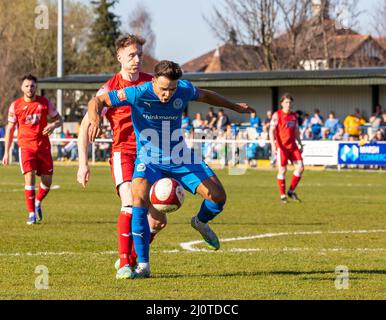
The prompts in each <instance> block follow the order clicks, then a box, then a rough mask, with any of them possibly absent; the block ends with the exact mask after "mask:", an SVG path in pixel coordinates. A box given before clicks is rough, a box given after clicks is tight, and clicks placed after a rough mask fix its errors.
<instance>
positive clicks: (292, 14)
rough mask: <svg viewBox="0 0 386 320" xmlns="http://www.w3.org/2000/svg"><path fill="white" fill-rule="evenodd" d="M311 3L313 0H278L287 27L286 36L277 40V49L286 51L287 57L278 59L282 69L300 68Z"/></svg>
mask: <svg viewBox="0 0 386 320" xmlns="http://www.w3.org/2000/svg"><path fill="white" fill-rule="evenodd" d="M311 3H312V0H277V4H278V7H279V10H280V16H281V17H282V20H283V23H284V28H285V33H284V36H281V37H279V38H278V39H276V40H275V47H276V49H277V50H278V51H281V50H282V51H285V55H286V58H285V59H280V58H279V59H278V60H279V63H278V64H279V66H280V68H281V69H298V68H300V66H301V61H302V60H303V59H304V58H305V57H304V51H305V47H306V46H307V43H306V41H305V32H306V29H307V21H308V19H309V17H310V15H309V12H310V8H311ZM278 55H279V56H280V52H278Z"/></svg>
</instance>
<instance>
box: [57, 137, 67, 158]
mask: <svg viewBox="0 0 386 320" xmlns="http://www.w3.org/2000/svg"><path fill="white" fill-rule="evenodd" d="M65 137H66V136H65V134H64V132H63V131H62V132H60V134H59V138H60V139H64V138H65ZM65 145H66V143H65V142H59V143H58V145H57V148H58V154H57V160H58V161H63V160H64V159H63V152H62V151H63V147H64V146H65Z"/></svg>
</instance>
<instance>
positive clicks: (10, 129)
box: [2, 122, 16, 166]
mask: <svg viewBox="0 0 386 320" xmlns="http://www.w3.org/2000/svg"><path fill="white" fill-rule="evenodd" d="M15 128H16V123H15V122H8V125H7V128H6V130H5V137H4V140H5V143H4V149H5V150H4V156H3V159H2V164H3V165H4V166H7V165H8V164H9V149H10V148H11V145H12V140H13V135H14V133H15Z"/></svg>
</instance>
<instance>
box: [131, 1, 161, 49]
mask: <svg viewBox="0 0 386 320" xmlns="http://www.w3.org/2000/svg"><path fill="white" fill-rule="evenodd" d="M151 24H152V17H151V14H150V13H149V11H148V10H147V8H146V7H145V6H144V5H142V4H138V5H137V7H136V8H135V9H134V10H133V12H132V13H131V14H130V16H129V28H130V32H131V33H133V34H135V35H138V36H141V37H143V38H144V39H146V44H145V46H144V51H145V53H147V54H149V55H151V56H154V50H155V42H156V37H155V34H154V32H153V29H152V27H151Z"/></svg>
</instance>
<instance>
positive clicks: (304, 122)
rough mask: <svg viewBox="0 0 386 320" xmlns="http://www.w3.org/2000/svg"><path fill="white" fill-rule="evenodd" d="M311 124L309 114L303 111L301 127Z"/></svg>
mask: <svg viewBox="0 0 386 320" xmlns="http://www.w3.org/2000/svg"><path fill="white" fill-rule="evenodd" d="M310 126H311V119H310V115H309V114H308V113H305V114H304V117H303V121H302V125H301V127H302V129H305V128H308V127H310Z"/></svg>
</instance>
